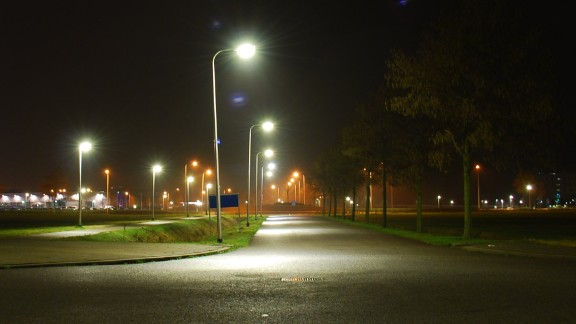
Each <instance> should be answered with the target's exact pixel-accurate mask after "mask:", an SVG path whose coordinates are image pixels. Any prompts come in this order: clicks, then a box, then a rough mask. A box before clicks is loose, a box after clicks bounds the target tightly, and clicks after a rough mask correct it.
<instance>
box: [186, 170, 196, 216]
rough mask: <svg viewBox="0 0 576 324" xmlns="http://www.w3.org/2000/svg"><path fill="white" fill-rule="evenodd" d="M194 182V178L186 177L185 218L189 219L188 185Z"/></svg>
mask: <svg viewBox="0 0 576 324" xmlns="http://www.w3.org/2000/svg"><path fill="white" fill-rule="evenodd" d="M191 182H194V177H192V176H188V179H187V181H186V217H190V215H189V214H188V205H189V204H190V183H191Z"/></svg>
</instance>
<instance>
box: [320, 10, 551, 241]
mask: <svg viewBox="0 0 576 324" xmlns="http://www.w3.org/2000/svg"><path fill="white" fill-rule="evenodd" d="M551 62H552V61H551V59H550V56H549V54H548V53H547V51H546V48H545V47H544V46H542V43H541V38H540V32H539V30H538V29H537V27H536V26H535V25H534V24H533V23H530V22H528V21H526V20H525V17H524V16H522V14H521V13H520V12H519V11H518V8H517V7H515V6H514V3H513V1H510V2H507V1H501V0H482V1H475V0H470V1H456V2H455V3H454V5H453V7H452V10H450V11H449V12H446V13H444V14H442V15H440V16H439V17H438V19H437V20H435V21H434V23H433V24H432V26H431V27H430V29H429V30H428V31H427V33H426V34H425V35H423V38H422V40H421V41H420V42H419V46H418V47H417V49H416V50H414V51H410V52H407V51H401V50H393V51H392V52H391V54H390V56H389V57H388V59H387V61H386V63H387V64H386V66H387V69H386V73H385V75H384V80H385V82H384V85H383V86H382V88H381V90H380V91H378V93H377V94H375V95H374V97H373V98H371V99H370V100H368V103H365V104H362V105H359V106H358V107H356V113H355V119H354V120H353V122H352V124H351V125H350V126H348V127H346V128H345V129H344V130H343V132H342V141H341V145H340V147H338V148H336V149H332V150H330V151H329V152H326V153H325V154H323V155H322V156H321V157H320V158H319V159H318V160H317V162H316V168H315V175H314V179H313V181H314V184H315V185H316V186H317V189H318V190H319V191H321V192H324V194H325V195H328V196H329V197H331V199H330V201H332V203H333V204H334V209H336V204H337V199H336V197H343V196H344V193H351V194H352V196H353V197H354V198H353V199H354V201H356V199H355V198H356V197H355V193H356V189H357V188H359V187H360V186H361V185H362V184H364V185H366V186H368V185H369V181H370V180H369V179H368V178H367V177H368V175H370V174H372V175H376V174H378V175H379V177H378V178H379V179H380V183H381V184H386V183H387V182H388V183H392V182H400V183H403V184H407V185H410V186H412V187H413V188H414V190H415V193H416V197H417V203H416V209H417V217H416V218H417V224H416V230H417V231H421V230H422V183H423V181H424V179H425V177H426V175H427V174H428V173H429V172H430V171H431V170H433V169H435V170H440V171H443V170H446V169H447V168H448V167H450V166H452V165H453V163H459V164H460V165H461V172H462V179H463V192H464V195H463V196H464V229H463V237H464V238H470V236H471V226H472V225H471V224H472V210H471V190H470V187H471V179H470V178H471V172H472V169H473V165H472V162H474V161H476V162H480V161H481V162H484V163H490V164H491V165H493V166H495V167H497V168H500V169H505V168H507V169H513V170H520V169H522V168H537V167H548V168H551V167H553V163H554V159H553V158H551V156H552V154H553V148H554V146H553V145H551V143H557V142H558V139H557V138H554V136H553V134H555V133H558V132H555V131H552V130H553V129H554V127H557V125H558V122H557V121H558V117H559V116H558V114H557V111H556V110H555V109H554V107H555V105H554V103H553V95H552V94H553V90H554V74H553V69H552V68H551ZM383 189H384V190H383V194H382V195H383V202H384V206H383V220H382V222H383V223H382V226H387V215H386V207H387V206H386V186H385V185H383ZM367 192H368V190H367ZM367 199H369V198H368V197H367ZM344 203H345V202H344ZM366 206H367V209H366V211H365V214H366V215H365V217H366V220H367V221H369V211H368V206H369V204H368V203H366ZM354 213H355V210H353V211H352V215H354Z"/></svg>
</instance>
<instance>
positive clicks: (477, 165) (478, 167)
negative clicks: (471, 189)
mask: <svg viewBox="0 0 576 324" xmlns="http://www.w3.org/2000/svg"><path fill="white" fill-rule="evenodd" d="M476 173H477V175H478V180H477V181H476V183H477V184H478V190H477V191H478V209H480V164H476Z"/></svg>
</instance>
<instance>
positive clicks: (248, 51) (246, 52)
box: [212, 44, 256, 243]
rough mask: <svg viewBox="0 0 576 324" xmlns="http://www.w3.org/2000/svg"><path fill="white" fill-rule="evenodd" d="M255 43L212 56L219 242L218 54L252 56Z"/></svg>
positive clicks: (220, 234)
mask: <svg viewBox="0 0 576 324" xmlns="http://www.w3.org/2000/svg"><path fill="white" fill-rule="evenodd" d="M255 50H256V48H255V47H254V45H250V44H244V45H241V46H240V47H238V48H236V49H224V50H220V51H218V52H216V54H214V56H213V57H212V95H213V98H214V156H215V161H216V218H217V223H218V243H222V215H221V214H222V210H221V205H220V161H219V158H218V117H217V113H216V106H217V105H216V67H215V64H214V63H215V61H216V57H217V56H218V54H220V53H223V52H236V53H237V54H238V55H239V56H240V57H241V58H250V57H252V56H253V55H254V53H255Z"/></svg>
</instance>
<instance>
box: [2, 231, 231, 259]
mask: <svg viewBox="0 0 576 324" xmlns="http://www.w3.org/2000/svg"><path fill="white" fill-rule="evenodd" d="M167 222H170V221H150V222H144V223H138V224H135V225H132V226H143V225H144V226H153V225H159V224H164V223H167ZM123 228H124V226H94V227H87V228H78V229H76V230H72V231H65V232H53V233H45V234H36V235H30V236H26V237H21V238H13V239H2V240H0V269H12V268H33V267H50V266H69V265H94V264H125V263H139V262H143V261H162V260H170V259H180V258H186V257H193V256H199V255H208V254H214V253H219V252H222V251H225V250H227V249H228V248H229V247H228V246H227V245H223V244H217V243H216V242H215V243H214V244H213V245H206V244H194V243H140V242H88V241H61V240H57V239H58V238H63V237H71V236H82V235H92V234H97V233H101V232H108V231H116V230H122V229H123Z"/></svg>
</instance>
